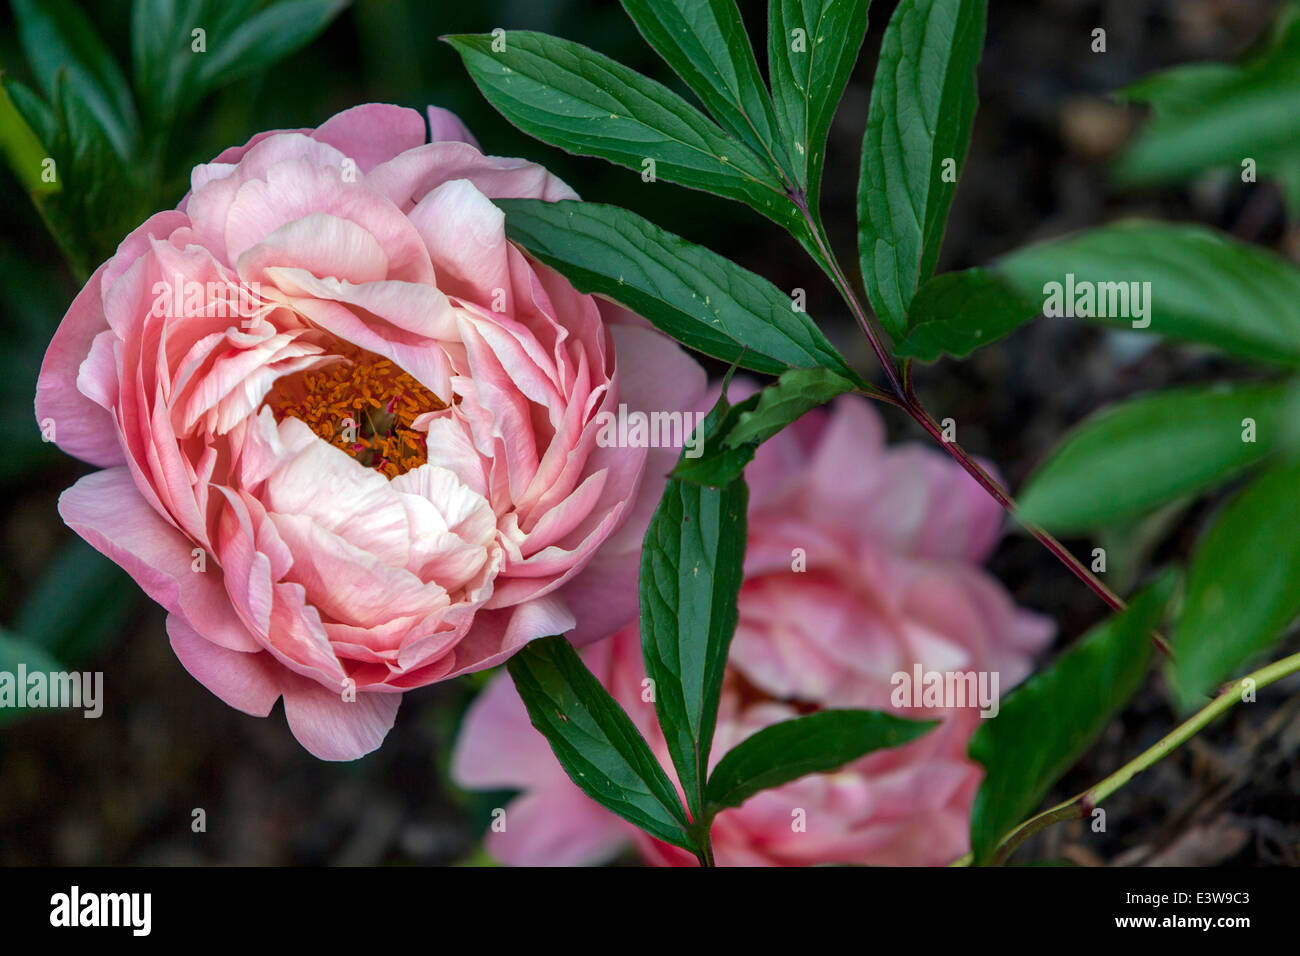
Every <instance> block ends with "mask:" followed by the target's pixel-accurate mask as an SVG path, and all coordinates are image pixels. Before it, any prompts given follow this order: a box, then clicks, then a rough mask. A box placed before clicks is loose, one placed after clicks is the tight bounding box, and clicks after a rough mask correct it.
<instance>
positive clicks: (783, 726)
mask: <svg viewBox="0 0 1300 956" xmlns="http://www.w3.org/2000/svg"><path fill="white" fill-rule="evenodd" d="M936 723H938V722H937V721H933V720H904V719H903V718H901V717H895V716H894V715H893V714H887V713H882V712H879V711H873V710H823V711H820V712H819V713H815V714H808V715H806V716H804V717H795V718H793V719H791V720H785V721H782V722H781V723H779V724H772V725H771V726H769V727H764V728H763V729H762V730H760V731H758V733H756V734H753V735H752V736H749V737H746V738H745V739H744V740H742V741H741V742H740V743H738V744H737V745H736V746H735V747H733V748H732V749H731V750H729V751H727V753H726V754H725V755H724V756H723V758H722V759H721V760H719V761H718V765H717V766H716V767H714V768H713V773H712V774H711V775H710V777H709V784H708V790H707V792H706V796H707V799H708V808H709V812H710V813H713V812H716V811H718V810H721V809H724V808H726V807H738V806H740V805H741V804H742V803H744V802H745V801H746V800H748V799H749V798H750V797H752V796H753V795H754V794H756V793H758V792H759V791H760V790H770V789H772V788H774V787H779V786H781V785H782V784H786V783H789V782H790V781H791V780H797V779H799V778H800V777H803V776H806V775H808V774H810V773H830V772H831V771H833V770H838V769H839V768H840V767H843V766H844V765H845V764H847V763H851V762H852V761H854V760H857V759H858V758H859V757H861V756H863V755H865V754H869V753H871V752H872V751H873V750H883V749H885V748H887V747H898V746H901V745H902V744H905V743H907V742H909V741H911V740H915V739H916V738H917V737H920V736H922V735H923V734H925V733H926V732H928V731H929V730H930V729H931V728H933V727H934V726H935V724H936Z"/></svg>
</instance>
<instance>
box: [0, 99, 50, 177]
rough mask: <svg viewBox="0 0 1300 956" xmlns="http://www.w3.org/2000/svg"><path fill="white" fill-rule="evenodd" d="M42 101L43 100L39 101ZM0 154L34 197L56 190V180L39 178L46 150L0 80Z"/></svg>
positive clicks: (47, 151)
mask: <svg viewBox="0 0 1300 956" xmlns="http://www.w3.org/2000/svg"><path fill="white" fill-rule="evenodd" d="M42 105H43V104H42ZM0 155H3V156H4V158H5V164H6V165H7V166H8V167H9V168H10V170H12V171H13V174H14V176H15V177H16V178H17V180H18V182H19V183H20V184H21V185H22V187H23V189H25V190H27V192H28V193H30V194H31V195H32V197H33V198H34V199H36V198H39V197H40V196H43V195H44V194H46V193H51V192H57V191H58V189H59V184H58V182H53V183H47V182H45V181H44V180H43V179H42V178H41V172H42V170H43V168H44V166H43V164H44V162H45V159H46V158H47V157H48V156H49V155H50V153H49V150H48V149H46V147H45V145H44V144H43V143H42V142H41V141H40V139H38V138H37V135H36V133H35V132H34V131H33V130H32V128H31V126H29V125H28V124H27V121H26V120H25V119H24V118H23V116H22V113H20V112H19V110H18V109H17V108H15V106H14V102H13V100H12V99H10V97H9V92H8V90H7V89H6V88H5V86H4V85H2V84H0Z"/></svg>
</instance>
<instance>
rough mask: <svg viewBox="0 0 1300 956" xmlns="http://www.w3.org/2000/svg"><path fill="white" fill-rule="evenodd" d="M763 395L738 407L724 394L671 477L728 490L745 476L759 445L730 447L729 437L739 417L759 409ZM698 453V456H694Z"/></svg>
mask: <svg viewBox="0 0 1300 956" xmlns="http://www.w3.org/2000/svg"><path fill="white" fill-rule="evenodd" d="M760 397H761V393H755V394H753V395H751V396H749V398H747V399H745V400H744V401H742V402H739V403H737V404H735V405H732V404H730V403H729V402H728V401H727V398H726V395H725V394H724V395H723V396H722V397H721V398H719V399H718V404H717V405H716V406H714V409H713V411H712V412H710V413H709V417H708V418H706V419H705V420H704V421H703V422H702V423H700V425H699V427H698V428H696V430H695V432H694V433H693V434H692V435H691V438H690V441H688V442H687V443H686V447H685V448H684V449H683V451H682V455H681V457H679V458H678V459H677V465H676V467H674V468H673V470H672V477H673V478H679V479H681V480H682V481H687V482H691V483H692V484H696V485H708V486H709V487H711V488H725V487H726V486H727V485H729V484H731V482H733V481H735V480H736V479H737V478H739V477H740V476H741V475H742V474H744V472H745V466H746V465H748V464H749V463H750V462H751V461H753V460H754V453H755V452H756V451H757V450H758V445H756V444H755V445H750V444H746V445H739V446H737V447H734V448H729V447H728V446H727V443H726V442H727V437H728V436H729V435H730V434H731V433H732V431H734V430H735V428H736V425H737V424H738V423H739V421H740V416H741V415H744V414H745V413H746V412H751V411H753V410H754V409H755V408H757V407H758V401H759V398H760ZM696 449H698V454H692V452H693V451H695V450H696Z"/></svg>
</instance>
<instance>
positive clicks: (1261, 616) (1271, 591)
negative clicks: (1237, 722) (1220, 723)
mask: <svg viewBox="0 0 1300 956" xmlns="http://www.w3.org/2000/svg"><path fill="white" fill-rule="evenodd" d="M1297 495H1300V464H1297V463H1295V462H1286V463H1282V464H1279V465H1277V466H1276V467H1274V468H1272V469H1270V470H1269V471H1267V472H1265V473H1264V474H1263V475H1262V476H1261V477H1259V478H1257V479H1256V480H1255V481H1254V482H1253V483H1252V484H1250V485H1249V486H1248V487H1247V488H1246V490H1245V491H1243V492H1242V493H1241V494H1240V495H1238V496H1237V497H1236V498H1235V499H1234V500H1233V501H1232V502H1231V503H1230V504H1229V505H1228V506H1227V507H1226V508H1225V509H1224V510H1223V512H1222V513H1221V514H1219V516H1218V517H1217V518H1216V519H1215V521H1214V523H1213V524H1212V525H1211V526H1210V529H1209V531H1208V532H1207V533H1206V534H1205V537H1204V539H1203V540H1202V541H1201V542H1200V544H1199V546H1198V547H1197V550H1196V555H1195V557H1194V558H1193V559H1192V565H1191V570H1190V571H1189V573H1188V579H1187V600H1186V602H1185V604H1184V607H1183V613H1182V618H1181V619H1180V620H1179V621H1178V622H1177V624H1176V625H1175V627H1174V634H1173V646H1174V662H1173V663H1172V664H1171V665H1170V667H1169V671H1170V683H1171V685H1172V687H1173V689H1174V693H1175V696H1176V698H1177V700H1178V703H1179V704H1180V705H1181V706H1182V707H1183V708H1185V709H1191V708H1193V707H1196V706H1198V705H1199V704H1201V703H1204V702H1205V698H1206V696H1207V695H1209V694H1211V693H1213V692H1214V691H1215V690H1216V689H1217V685H1218V684H1219V683H1220V682H1222V681H1225V680H1227V679H1228V678H1229V677H1232V676H1234V675H1235V674H1236V672H1237V671H1238V669H1239V668H1240V667H1241V665H1242V664H1244V663H1245V662H1246V661H1247V660H1249V659H1250V658H1251V657H1252V656H1254V655H1255V654H1258V653H1259V652H1261V651H1263V650H1266V649H1267V648H1269V647H1271V646H1272V645H1273V644H1274V643H1276V642H1277V640H1278V639H1279V638H1280V637H1281V636H1282V632H1283V631H1284V630H1285V629H1286V627H1287V626H1288V625H1289V624H1291V622H1292V621H1294V620H1295V618H1296V616H1297V615H1300V507H1298V506H1297V501H1296V498H1297Z"/></svg>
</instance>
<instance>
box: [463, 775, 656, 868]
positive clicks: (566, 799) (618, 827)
mask: <svg viewBox="0 0 1300 956" xmlns="http://www.w3.org/2000/svg"><path fill="white" fill-rule="evenodd" d="M566 783H567V781H566ZM504 823H505V829H504V830H502V831H496V830H493V831H492V832H490V833H488V835H487V839H486V841H485V844H484V845H485V846H486V848H487V851H488V853H489V854H491V855H492V856H493V857H495V858H496V859H498V860H500V861H501V862H502V863H505V864H508V865H509V866H597V865H599V864H602V863H607V862H609V861H610V860H612V859H613V858H614V857H616V856H617V855H618V853H619V851H620V850H621V849H622V848H623V847H624V846H625V845H626V844H627V842H628V839H629V837H630V836H631V827H630V826H629V825H628V824H626V823H624V822H623V821H622V820H620V819H619V818H618V817H616V816H615V815H614V814H612V813H610V812H609V811H608V810H606V809H605V808H604V807H602V806H600V804H598V803H596V802H595V801H593V800H591V799H590V798H588V797H587V795H586V794H584V793H583V792H582V791H581V790H579V789H578V788H577V787H575V786H573V785H572V784H568V786H567V787H556V788H553V789H550V790H543V791H540V792H533V793H529V794H527V795H525V796H522V797H519V798H518V799H516V800H512V801H511V802H510V804H509V805H508V806H507V807H506V808H505V818H504Z"/></svg>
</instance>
